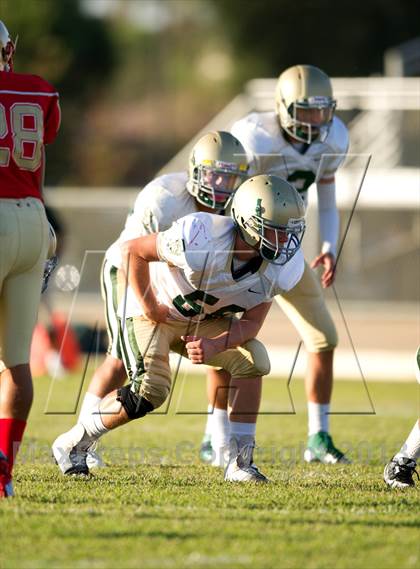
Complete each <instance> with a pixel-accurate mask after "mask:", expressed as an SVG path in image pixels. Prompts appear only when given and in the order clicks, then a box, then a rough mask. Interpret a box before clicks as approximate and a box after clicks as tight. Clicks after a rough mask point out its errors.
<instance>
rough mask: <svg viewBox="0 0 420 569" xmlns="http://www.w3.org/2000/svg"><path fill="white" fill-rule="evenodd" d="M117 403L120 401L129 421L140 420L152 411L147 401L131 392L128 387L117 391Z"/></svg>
mask: <svg viewBox="0 0 420 569" xmlns="http://www.w3.org/2000/svg"><path fill="white" fill-rule="evenodd" d="M117 401H120V403H121V405H122V406H123V407H124V409H125V412H126V413H127V415H128V417H129V418H130V419H140V418H141V417H144V416H145V415H146V414H147V413H150V412H151V411H153V409H154V407H153V405H152V404H151V403H149V401H147V399H145V398H144V397H141V395H137V394H136V393H134V392H133V391H131V388H130V386H129V385H125V386H124V387H121V388H120V389H119V390H118V391H117Z"/></svg>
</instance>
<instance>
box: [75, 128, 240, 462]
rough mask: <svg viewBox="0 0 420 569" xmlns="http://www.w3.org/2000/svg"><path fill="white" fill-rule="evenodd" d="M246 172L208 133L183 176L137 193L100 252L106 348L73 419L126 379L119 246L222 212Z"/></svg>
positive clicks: (221, 135) (221, 139) (234, 149)
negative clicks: (197, 215)
mask: <svg viewBox="0 0 420 569" xmlns="http://www.w3.org/2000/svg"><path fill="white" fill-rule="evenodd" d="M247 171H248V163H247V159H246V153H245V150H244V148H243V146H242V145H241V143H240V142H239V141H238V140H237V139H236V138H235V137H234V136H233V135H232V134H230V133H229V132H223V131H216V132H209V133H207V134H205V135H204V136H202V137H201V138H200V139H199V140H198V141H197V142H196V143H195V145H194V147H193V149H192V152H191V155H190V159H189V169H188V172H187V171H185V172H175V173H171V174H165V175H163V176H160V177H158V178H156V179H155V180H153V181H152V182H150V183H149V184H147V186H146V187H145V188H144V189H143V190H142V191H141V192H140V193H139V195H138V197H137V199H136V202H135V204H134V208H133V212H132V213H131V214H130V215H129V216H128V218H127V221H126V224H125V227H124V229H123V231H122V233H121V235H120V236H119V238H118V239H117V241H116V242H115V243H113V244H112V245H111V246H110V247H109V248H108V250H107V251H106V253H105V261H104V264H103V266H102V274H101V281H102V296H103V299H104V303H105V316H106V324H107V330H108V336H109V347H108V353H107V355H106V357H105V360H104V361H103V363H102V364H101V365H100V366H99V367H98V369H97V370H96V371H95V373H94V375H93V377H92V380H91V382H90V384H89V387H88V389H87V392H86V394H85V396H84V399H83V403H82V408H81V411H80V416H79V420H82V419H84V418H88V417H89V416H90V415H91V414H92V410H93V409H96V407H97V405H98V403H99V401H100V400H101V399H102V398H103V397H105V395H107V394H108V393H110V392H111V391H113V390H114V389H118V388H119V387H122V386H123V385H124V383H125V381H126V380H127V374H126V370H125V367H124V364H123V355H124V354H123V351H122V347H121V342H122V341H123V340H124V337H125V341H126V342H128V332H127V328H124V329H122V327H121V325H120V319H119V317H118V314H117V304H118V303H117V288H118V274H119V271H120V270H121V267H122V257H121V249H120V246H121V244H122V243H124V241H127V240H129V239H134V238H136V237H140V236H142V235H148V234H149V233H155V232H158V231H165V229H168V228H169V227H170V226H171V225H172V223H173V222H174V221H176V220H177V219H179V218H180V217H183V216H185V215H187V214H189V213H195V212H198V211H204V212H211V213H220V214H223V213H224V210H225V207H226V204H227V202H228V201H229V199H230V198H231V197H232V194H233V192H234V190H236V188H237V187H238V186H239V185H240V184H241V182H243V181H245V179H246V177H247ZM123 336H124V337H123ZM218 373H222V372H218ZM88 466H89V468H91V469H92V468H97V467H100V466H104V463H103V461H102V459H101V457H100V455H99V453H98V452H97V449H96V448H94V447H91V448H90V450H89V453H88Z"/></svg>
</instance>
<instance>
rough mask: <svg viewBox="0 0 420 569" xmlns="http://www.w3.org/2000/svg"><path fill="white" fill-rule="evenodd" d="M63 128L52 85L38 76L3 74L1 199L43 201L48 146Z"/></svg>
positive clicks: (0, 75) (0, 81) (0, 94)
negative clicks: (61, 127) (45, 160)
mask: <svg viewBox="0 0 420 569" xmlns="http://www.w3.org/2000/svg"><path fill="white" fill-rule="evenodd" d="M59 126H60V106H59V103H58V93H57V92H56V91H55V89H54V87H52V85H50V84H49V83H47V81H45V80H44V79H42V78H41V77H38V76H37V75H27V74H21V73H12V72H6V71H0V198H26V197H35V198H39V199H42V197H41V193H42V188H41V185H42V182H43V172H44V144H49V143H50V142H52V141H53V140H54V138H55V137H56V134H57V131H58V128H59Z"/></svg>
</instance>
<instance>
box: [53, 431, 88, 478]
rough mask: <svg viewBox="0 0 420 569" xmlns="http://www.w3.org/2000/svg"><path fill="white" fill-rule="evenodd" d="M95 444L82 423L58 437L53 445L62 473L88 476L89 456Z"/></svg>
mask: <svg viewBox="0 0 420 569" xmlns="http://www.w3.org/2000/svg"><path fill="white" fill-rule="evenodd" d="M94 442H95V441H94V440H93V439H92V438H91V437H89V436H88V435H87V433H86V430H85V428H84V426H83V425H82V424H81V423H77V424H76V425H75V426H74V427H73V428H72V429H70V431H67V432H66V433H63V434H62V435H60V436H59V437H57V438H56V439H55V441H54V443H53V445H52V452H53V455H54V458H55V460H56V462H57V465H58V466H59V468H60V470H61V472H62V473H63V474H78V475H82V476H83V475H84V476H87V475H88V474H89V468H88V466H87V463H86V459H87V454H88V450H89V449H90V447H91V446H92V445H93V444H94Z"/></svg>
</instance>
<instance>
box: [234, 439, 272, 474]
mask: <svg viewBox="0 0 420 569" xmlns="http://www.w3.org/2000/svg"><path fill="white" fill-rule="evenodd" d="M253 451H254V442H253V441H252V442H249V443H248V444H244V445H242V446H241V448H240V449H239V446H238V443H237V441H236V440H235V439H232V440H231V442H230V460H229V462H228V465H227V467H226V470H225V482H257V483H266V482H269V480H268V478H267V477H266V476H264V474H262V473H261V472H260V471H259V470H258V468H257V467H256V466H255V464H254V463H253V461H252V456H253Z"/></svg>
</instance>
